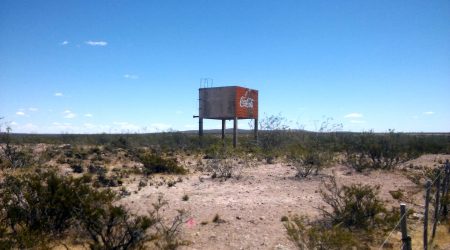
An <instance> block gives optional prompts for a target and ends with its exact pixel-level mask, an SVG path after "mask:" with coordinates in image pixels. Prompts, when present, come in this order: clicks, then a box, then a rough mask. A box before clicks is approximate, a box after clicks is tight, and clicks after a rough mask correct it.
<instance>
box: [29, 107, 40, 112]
mask: <svg viewBox="0 0 450 250" xmlns="http://www.w3.org/2000/svg"><path fill="white" fill-rule="evenodd" d="M28 110H29V111H31V112H36V111H38V109H37V108H33V107H31V108H28Z"/></svg>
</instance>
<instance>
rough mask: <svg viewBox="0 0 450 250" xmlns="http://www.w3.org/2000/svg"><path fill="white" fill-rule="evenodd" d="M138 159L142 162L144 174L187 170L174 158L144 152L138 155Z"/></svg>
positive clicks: (176, 172) (178, 172) (175, 172)
mask: <svg viewBox="0 0 450 250" xmlns="http://www.w3.org/2000/svg"><path fill="white" fill-rule="evenodd" d="M139 160H140V161H141V162H142V164H144V173H145V174H155V173H168V174H186V173H187V170H186V169H185V168H183V167H182V166H179V165H178V163H177V161H176V160H175V159H165V158H162V157H161V156H159V155H156V154H150V153H145V154H141V155H140V156H139Z"/></svg>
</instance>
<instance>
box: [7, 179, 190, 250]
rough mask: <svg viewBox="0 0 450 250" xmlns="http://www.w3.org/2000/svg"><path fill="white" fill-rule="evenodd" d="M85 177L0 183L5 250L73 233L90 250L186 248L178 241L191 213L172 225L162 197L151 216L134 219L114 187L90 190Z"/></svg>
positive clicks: (44, 244) (45, 242) (43, 244)
mask: <svg viewBox="0 0 450 250" xmlns="http://www.w3.org/2000/svg"><path fill="white" fill-rule="evenodd" d="M83 179H84V178H77V179H75V178H71V177H62V176H58V175H57V174H56V173H55V172H43V171H42V172H39V173H32V174H24V175H18V176H5V178H4V180H3V181H2V182H1V183H0V222H1V223H0V248H2V249H4V248H6V249H8V248H20V249H28V248H39V249H40V248H48V245H49V243H50V242H55V241H56V240H58V239H63V238H64V237H66V236H67V234H68V231H69V230H70V231H71V232H76V233H77V235H78V237H79V238H80V239H85V240H87V243H88V244H89V245H90V247H91V249H105V250H106V249H135V248H139V249H140V248H143V247H144V244H145V243H146V242H150V243H152V244H153V245H154V246H155V247H157V248H161V249H175V248H176V247H178V246H180V245H185V244H187V243H186V242H185V241H182V240H180V239H179V235H180V230H181V225H182V224H183V223H184V222H185V219H186V216H187V213H186V212H185V211H179V212H178V215H177V216H176V217H175V218H174V220H173V222H172V224H169V225H167V224H166V223H165V222H164V221H163V219H162V218H163V215H162V210H163V209H162V208H163V207H164V206H166V205H167V202H165V201H163V200H162V197H160V198H159V199H158V202H157V203H155V204H154V209H153V210H152V211H150V212H149V214H148V216H134V215H132V214H130V213H129V212H128V211H127V210H126V209H125V208H124V207H122V206H117V205H114V204H113V202H114V201H115V200H116V195H115V194H114V193H113V192H112V191H111V190H109V189H105V190H102V191H100V190H97V189H93V188H92V187H90V186H89V185H88V184H86V183H85V181H84V180H83Z"/></svg>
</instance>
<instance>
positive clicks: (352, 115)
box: [344, 113, 363, 118]
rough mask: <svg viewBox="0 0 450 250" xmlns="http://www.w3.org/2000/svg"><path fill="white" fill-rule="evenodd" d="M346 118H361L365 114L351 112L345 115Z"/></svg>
mask: <svg viewBox="0 0 450 250" xmlns="http://www.w3.org/2000/svg"><path fill="white" fill-rule="evenodd" d="M344 117H345V118H361V117H363V115H362V114H361V113H350V114H346V115H345V116H344Z"/></svg>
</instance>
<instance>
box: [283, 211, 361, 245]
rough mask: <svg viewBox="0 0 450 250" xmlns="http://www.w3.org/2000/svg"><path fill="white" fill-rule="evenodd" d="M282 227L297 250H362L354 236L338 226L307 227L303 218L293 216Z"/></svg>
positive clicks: (286, 219)
mask: <svg viewBox="0 0 450 250" xmlns="http://www.w3.org/2000/svg"><path fill="white" fill-rule="evenodd" d="M283 225H284V227H285V228H286V231H287V235H288V237H289V239H290V240H291V241H292V242H294V244H295V245H296V246H297V248H298V249H302V250H303V249H305V250H306V249H317V250H333V249H335V250H341V249H352V248H353V247H354V248H356V249H364V248H368V247H367V246H363V245H362V244H361V243H360V242H359V241H358V240H357V239H356V238H355V237H354V235H353V234H352V233H351V232H349V231H348V230H346V229H344V228H342V227H340V226H326V225H324V224H314V225H310V226H308V225H307V223H306V218H305V217H300V216H293V217H292V218H287V217H286V218H285V220H284V221H283Z"/></svg>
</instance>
